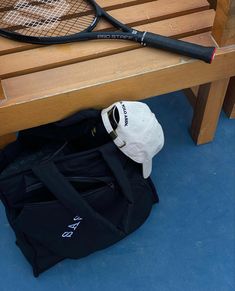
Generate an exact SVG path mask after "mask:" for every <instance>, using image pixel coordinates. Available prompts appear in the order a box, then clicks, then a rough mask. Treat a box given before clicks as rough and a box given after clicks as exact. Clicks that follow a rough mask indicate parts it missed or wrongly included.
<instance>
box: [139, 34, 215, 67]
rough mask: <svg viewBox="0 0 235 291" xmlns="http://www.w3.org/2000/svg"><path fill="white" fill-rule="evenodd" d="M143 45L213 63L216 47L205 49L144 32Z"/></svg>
mask: <svg viewBox="0 0 235 291" xmlns="http://www.w3.org/2000/svg"><path fill="white" fill-rule="evenodd" d="M139 41H140V43H141V44H142V45H146V46H149V47H154V48H159V49H163V50H167V51H170V52H173V53H178V54H181V55H184V56H188V57H191V58H195V59H199V60H203V61H204V62H206V63H209V64H210V63H211V62H212V60H213V58H214V55H215V50H216V48H215V47H205V46H201V45H197V44H193V43H189V42H185V41H182V40H177V39H173V38H169V37H166V36H162V35H158V34H154V33H151V32H144V33H143V34H142V37H141V39H140V40H139Z"/></svg>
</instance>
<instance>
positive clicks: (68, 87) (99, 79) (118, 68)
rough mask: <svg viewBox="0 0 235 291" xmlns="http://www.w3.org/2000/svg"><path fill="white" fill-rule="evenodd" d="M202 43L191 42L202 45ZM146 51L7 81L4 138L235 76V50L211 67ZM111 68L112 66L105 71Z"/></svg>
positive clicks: (195, 38)
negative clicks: (93, 109) (74, 116)
mask: <svg viewBox="0 0 235 291" xmlns="http://www.w3.org/2000/svg"><path fill="white" fill-rule="evenodd" d="M198 37H199V36H198V35H197V36H193V37H190V38H188V39H187V40H191V41H196V42H198V41H200V39H198ZM209 39H210V35H209V34H208V35H207V37H204V38H203V37H202V38H201V41H202V40H203V42H205V41H206V40H207V42H206V43H207V44H208V42H210V40H209ZM146 50H148V49H147V48H141V49H139V50H133V51H130V52H125V53H121V54H117V55H116V57H115V59H113V58H112V57H104V58H100V59H96V60H92V61H87V62H82V63H79V64H74V65H70V66H68V67H67V68H66V70H64V68H63V70H61V68H57V69H52V70H48V71H45V72H39V73H34V74H29V75H25V76H21V77H15V78H11V79H6V80H3V81H2V83H3V87H4V90H5V93H6V96H7V98H8V99H7V100H6V101H4V102H2V104H1V107H0V115H1V116H3V117H4V121H5V122H4V123H3V124H1V128H0V135H1V134H4V133H7V132H12V131H16V130H19V129H22V128H28V127H33V126H36V125H38V124H45V123H48V122H51V121H55V120H58V119H61V118H63V117H65V116H67V115H69V114H72V113H74V112H75V111H77V110H81V109H84V108H91V107H100V108H101V107H105V106H107V105H109V104H111V103H113V102H114V101H117V100H121V99H125V100H140V99H144V98H147V97H150V96H155V95H160V94H164V93H166V92H172V91H175V90H179V89H182V88H186V87H189V86H196V85H199V84H201V83H202V82H211V81H214V80H218V79H221V78H223V77H224V76H225V75H227V76H230V75H235V64H234V62H235V61H234V60H235V47H229V48H226V50H225V51H223V50H222V49H220V50H218V53H217V55H216V59H215V61H214V62H213V64H211V65H208V64H204V63H203V62H200V61H195V60H189V59H187V58H181V57H179V56H177V55H173V54H167V53H162V52H157V54H156V52H154V50H150V51H148V52H147V51H146ZM137 59H138V62H137ZM110 62H112V66H106V64H108V63H109V64H110ZM143 68H145V70H143ZM92 72H93V73H92ZM202 72H203V73H202ZM179 75H180V78H179V77H178V76H179ZM35 80H37V82H35ZM166 80H168V82H166ZM56 84H60V86H59V87H57V86H56ZM143 84H147V85H146V86H143ZM94 92H96V94H94ZM12 116H20V118H17V119H13V118H12Z"/></svg>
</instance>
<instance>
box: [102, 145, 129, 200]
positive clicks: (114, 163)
mask: <svg viewBox="0 0 235 291" xmlns="http://www.w3.org/2000/svg"><path fill="white" fill-rule="evenodd" d="M99 151H100V152H101V154H102V156H103V159H104V160H105V162H106V164H107V165H108V167H109V168H110V170H111V171H112V173H113V174H114V176H115V178H116V180H117V181H118V184H119V186H120V187H121V190H122V192H123V194H124V195H125V197H126V198H127V200H128V202H129V204H132V203H133V202H134V201H133V194H132V189H131V185H130V182H129V180H128V178H127V176H126V173H125V172H124V170H123V166H122V164H121V161H120V158H119V154H120V153H119V149H118V148H117V147H116V146H115V145H114V144H113V143H107V144H106V145H104V146H102V147H100V148H99Z"/></svg>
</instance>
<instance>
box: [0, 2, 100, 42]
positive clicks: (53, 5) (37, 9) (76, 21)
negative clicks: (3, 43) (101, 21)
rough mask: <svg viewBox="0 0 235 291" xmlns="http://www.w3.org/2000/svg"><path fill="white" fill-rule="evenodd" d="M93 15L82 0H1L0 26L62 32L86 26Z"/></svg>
mask: <svg viewBox="0 0 235 291" xmlns="http://www.w3.org/2000/svg"><path fill="white" fill-rule="evenodd" d="M95 19H96V15H95V11H94V7H93V6H92V5H91V4H90V3H89V1H84V0H18V1H15V0H14V1H13V0H8V1H4V3H0V29H1V28H4V29H6V30H9V31H16V32H18V33H21V34H24V35H27V36H37V37H40V36H43V37H53V36H65V35H70V34H74V33H79V32H81V31H83V30H86V29H88V28H89V27H90V25H91V24H92V23H93V22H94V20H95Z"/></svg>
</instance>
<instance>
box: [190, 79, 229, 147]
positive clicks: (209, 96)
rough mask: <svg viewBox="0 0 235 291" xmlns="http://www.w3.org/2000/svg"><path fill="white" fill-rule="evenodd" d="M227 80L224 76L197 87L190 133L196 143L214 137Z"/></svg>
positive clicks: (206, 141) (204, 141)
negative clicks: (221, 78)
mask: <svg viewBox="0 0 235 291" xmlns="http://www.w3.org/2000/svg"><path fill="white" fill-rule="evenodd" d="M228 82H229V79H228V78H226V79H223V80H218V81H214V82H212V83H207V84H204V85H201V86H200V87H199V90H198V95H197V100H196V104H195V107H194V116H193V120H192V125H191V135H192V138H193V140H194V141H195V143H196V144H197V145H199V144H203V143H208V142H210V141H212V140H213V138H214V135H215V131H216V127H217V123H218V119H219V115H220V112H221V109H222V105H223V102H224V97H225V93H226V90H227V87H228Z"/></svg>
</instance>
